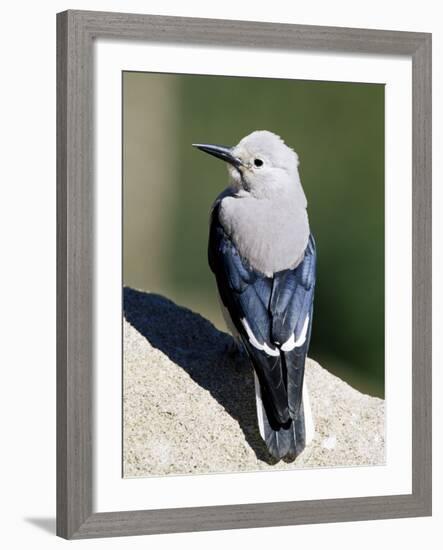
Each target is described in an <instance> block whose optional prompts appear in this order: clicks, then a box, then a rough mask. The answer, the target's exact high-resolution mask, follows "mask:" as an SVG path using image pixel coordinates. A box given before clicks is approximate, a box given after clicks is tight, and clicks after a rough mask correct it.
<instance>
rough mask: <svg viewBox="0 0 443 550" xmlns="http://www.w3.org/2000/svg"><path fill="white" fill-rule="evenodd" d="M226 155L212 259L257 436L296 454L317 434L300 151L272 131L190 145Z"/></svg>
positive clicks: (310, 270) (309, 248)
mask: <svg viewBox="0 0 443 550" xmlns="http://www.w3.org/2000/svg"><path fill="white" fill-rule="evenodd" d="M194 146H195V147H197V148H198V149H200V150H201V151H204V152H206V153H209V154H211V155H214V156H215V157H218V158H220V159H222V160H224V161H226V162H227V166H228V173H229V187H228V188H227V189H225V191H223V192H222V193H221V194H220V195H219V196H218V197H217V199H216V201H215V203H214V205H213V208H212V212H211V220H210V232H209V247H208V259H209V265H210V268H211V270H212V271H213V273H214V275H215V278H216V281H217V287H218V292H219V298H220V302H221V306H222V310H223V313H224V317H225V320H226V323H227V325H228V328H229V329H230V331H231V332H232V334H233V335H234V337H235V338H236V339H237V341H238V342H240V343H241V345H242V346H243V348H244V349H245V351H246V353H247V355H248V357H249V359H250V361H251V363H252V366H253V369H254V379H255V392H256V404H257V417H258V424H259V429H260V434H261V436H262V438H263V439H264V441H265V442H266V445H267V447H268V450H269V452H270V453H271V455H272V456H274V457H275V458H277V459H281V458H283V457H286V460H293V459H294V458H295V457H296V456H297V455H299V454H300V453H301V451H303V449H304V448H305V445H306V444H308V443H309V442H310V440H311V439H312V437H313V435H314V426H313V422H312V414H311V408H310V405H309V397H308V392H307V388H306V384H305V385H304V386H303V378H304V368H305V359H306V354H307V351H308V347H309V340H310V336H311V326H312V310H313V300H314V287H315V270H316V268H315V265H316V251H315V242H314V238H313V236H312V234H311V232H310V229H309V222H308V215H307V213H306V206H307V202H306V197H305V194H304V192H303V188H302V185H301V182H300V177H299V174H298V156H297V154H296V153H295V152H294V151H293V150H292V149H290V148H289V147H288V146H287V145H285V143H284V142H283V140H282V139H281V138H280V137H278V136H276V135H275V134H273V133H271V132H268V131H256V132H253V133H252V134H250V135H248V136H246V137H245V138H243V139H242V140H241V141H240V143H239V144H238V145H236V146H235V147H225V146H220V145H208V144H194Z"/></svg>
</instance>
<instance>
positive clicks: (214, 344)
mask: <svg viewBox="0 0 443 550" xmlns="http://www.w3.org/2000/svg"><path fill="white" fill-rule="evenodd" d="M124 311H125V321H124V372H123V376H124V397H123V406H124V423H123V430H124V434H123V440H124V452H123V455H124V475H125V477H137V476H152V475H165V474H193V473H194V474H195V473H216V472H239V471H256V470H276V469H291V468H297V467H304V468H313V467H325V466H326V467H332V466H362V465H365V466H367V465H380V464H383V463H384V461H385V446H384V401H383V400H381V399H378V398H375V397H370V396H368V395H363V394H361V393H360V392H358V391H356V390H355V389H353V388H351V387H350V386H349V385H348V384H346V383H345V382H343V381H341V380H340V379H339V378H337V377H335V376H333V375H332V374H330V373H329V372H327V371H326V370H325V369H323V368H322V367H321V366H320V365H318V364H317V363H316V362H315V361H313V360H312V359H309V360H308V361H307V365H306V377H305V381H306V383H307V385H308V388H309V392H310V396H311V406H312V409H313V416H314V422H315V428H316V435H315V438H314V441H313V442H312V444H311V445H310V446H309V447H307V448H306V449H305V451H304V452H303V453H301V455H300V456H299V457H297V459H296V460H295V462H292V463H286V462H284V461H280V462H277V463H276V462H275V460H274V459H272V457H270V455H269V454H268V452H267V450H266V446H265V444H264V443H263V441H262V439H261V437H260V434H259V432H258V425H257V420H256V410H255V392H254V380H253V375H252V370H251V367H250V366H249V364H248V363H247V361H246V360H245V358H244V357H243V356H242V355H241V354H237V355H236V356H232V354H230V353H229V352H228V349H229V344H230V343H231V341H232V339H231V337H230V336H228V335H227V334H225V333H223V332H220V331H218V330H217V329H216V328H214V326H213V325H212V324H211V323H210V322H209V321H207V320H206V319H204V318H203V317H201V316H200V315H198V314H196V313H193V312H192V311H190V310H188V309H185V308H182V307H179V306H177V305H176V304H174V303H173V302H171V301H170V300H168V299H166V298H164V297H162V296H159V295H156V294H147V293H144V292H139V291H136V290H132V289H129V288H126V289H125V291H124Z"/></svg>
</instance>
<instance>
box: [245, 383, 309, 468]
mask: <svg viewBox="0 0 443 550" xmlns="http://www.w3.org/2000/svg"><path fill="white" fill-rule="evenodd" d="M255 381H256V385H255V389H256V401H257V403H256V404H257V417H258V424H259V428H260V434H261V436H262V437H263V440H264V441H265V443H266V446H267V448H268V451H269V453H270V454H271V455H272V456H273V457H274V458H276V459H278V460H280V459H282V458H287V459H288V460H295V458H296V457H297V456H298V455H299V454H300V453H301V452H302V451H303V450H304V448H305V445H306V431H305V415H304V410H303V403H301V404H300V409H299V414H298V415H297V419H296V420H292V419H291V420H289V421H288V422H287V423H285V424H284V425H282V426H279V427H277V426H275V423H274V422H272V425H271V423H270V422H269V419H268V415H267V414H266V409H265V406H264V405H263V400H262V395H261V389H260V386H259V383H258V379H257V377H255Z"/></svg>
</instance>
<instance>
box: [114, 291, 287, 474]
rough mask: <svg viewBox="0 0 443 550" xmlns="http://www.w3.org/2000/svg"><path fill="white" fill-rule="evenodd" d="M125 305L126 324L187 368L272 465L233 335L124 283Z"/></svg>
mask: <svg viewBox="0 0 443 550" xmlns="http://www.w3.org/2000/svg"><path fill="white" fill-rule="evenodd" d="M123 309H124V316H125V318H126V320H127V321H128V323H129V324H131V325H132V326H133V327H134V328H135V329H136V330H137V331H138V332H139V333H140V334H141V335H142V336H144V337H145V338H146V339H147V340H148V342H149V343H150V344H151V346H153V347H154V348H157V349H159V350H160V351H162V352H163V353H164V354H165V355H167V356H168V357H169V359H171V361H173V362H174V363H175V364H176V365H178V366H180V367H181V368H182V369H183V370H185V371H186V372H187V373H188V374H189V376H190V377H191V378H192V379H193V380H194V381H195V382H196V383H197V384H199V386H201V387H202V388H204V389H205V390H207V391H209V392H210V394H211V395H212V397H213V398H214V399H216V400H217V401H218V402H219V403H220V405H222V406H223V407H224V409H225V410H226V412H227V413H228V414H230V415H231V417H232V418H233V419H234V420H236V421H237V422H238V424H239V426H240V428H241V429H242V430H243V433H244V434H245V438H246V441H247V443H248V444H249V446H250V447H251V448H252V449H253V451H254V452H255V454H256V456H257V458H258V459H259V460H261V461H264V462H266V463H267V464H275V463H276V460H275V459H274V458H273V457H272V456H271V455H270V454H269V452H268V450H267V448H266V445H265V443H264V441H263V439H262V438H261V436H260V433H259V431H258V424H257V416H256V405H255V389H254V377H253V373H252V369H251V366H250V365H249V364H248V361H247V358H246V357H245V356H244V355H243V354H241V353H237V354H232V353H230V352H229V349H230V348H232V342H233V339H232V337H231V336H229V335H228V334H226V333H224V332H221V331H219V330H217V329H216V328H215V327H214V326H213V325H212V324H211V323H210V322H209V321H208V320H207V319H205V318H204V317H202V316H201V315H198V314H197V313H194V312H192V311H191V310H189V309H186V308H184V307H180V306H178V305H177V304H175V303H174V302H172V301H171V300H169V299H167V298H165V297H164V296H161V295H159V294H153V293H146V292H141V291H138V290H134V289H132V288H129V287H125V288H124V290H123Z"/></svg>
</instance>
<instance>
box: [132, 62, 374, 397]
mask: <svg viewBox="0 0 443 550" xmlns="http://www.w3.org/2000/svg"><path fill="white" fill-rule="evenodd" d="M263 129H266V130H271V131H272V132H274V133H276V134H278V135H280V136H281V137H282V138H283V139H284V140H285V142H286V143H287V144H288V145H290V146H291V147H293V148H294V149H295V151H297V153H298V155H299V158H300V167H299V169H300V175H301V180H302V183H303V187H304V190H305V193H306V196H307V199H308V203H309V205H308V213H309V219H310V225H311V229H312V231H313V233H314V235H315V238H316V242H317V251H318V273H317V287H316V297H315V311H314V324H313V332H312V342H311V349H310V353H309V355H310V356H311V357H313V358H314V359H316V360H317V361H319V362H320V364H321V365H322V366H323V367H325V368H327V369H328V370H330V371H331V372H334V373H335V374H338V375H339V376H340V377H341V378H342V379H344V380H346V381H347V382H348V383H350V384H351V385H352V386H354V387H356V388H358V389H360V390H361V391H363V392H365V393H370V394H372V395H377V396H381V397H383V396H384V86H383V85H381V84H359V83H347V82H346V83H343V82H316V81H298V80H276V79H259V78H239V77H220V76H195V75H167V74H150V73H136V72H124V73H123V133H124V136H123V138H124V139H123V155H124V158H123V162H124V164H123V199H124V213H123V215H124V218H123V219H124V229H123V230H124V266H123V271H124V284H125V285H127V286H131V287H133V288H137V289H141V290H146V291H151V292H156V293H159V294H163V295H165V296H167V297H168V298H170V299H172V300H174V301H175V302H176V303H178V304H181V305H184V306H187V307H189V308H190V309H192V310H194V311H196V312H198V313H201V314H202V315H204V316H205V317H206V318H208V319H209V320H211V321H212V322H213V323H214V324H215V325H216V326H217V327H218V328H220V329H222V330H226V329H225V328H224V323H223V320H222V317H221V315H220V312H219V308H218V301H217V298H216V292H215V282H214V279H213V275H212V273H211V272H210V270H209V267H208V265H207V255H206V251H207V233H208V215H209V211H210V207H211V204H212V202H213V200H214V198H215V197H216V196H217V194H218V193H219V192H220V191H222V190H223V189H224V188H225V187H226V184H227V172H226V167H225V166H224V163H223V162H221V161H219V160H217V159H214V158H212V157H210V156H209V155H205V154H204V153H201V152H199V151H198V150H196V149H194V148H192V147H191V144H192V143H216V144H223V145H234V144H236V143H237V142H238V141H239V140H240V139H241V138H242V137H243V136H245V135H247V134H249V133H250V132H252V131H253V130H263Z"/></svg>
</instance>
